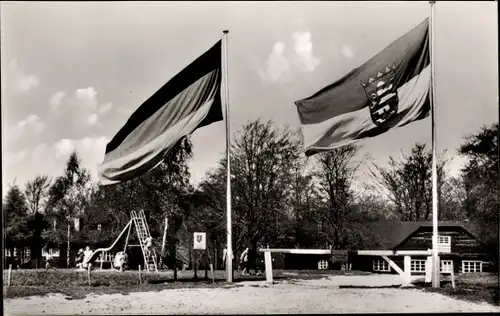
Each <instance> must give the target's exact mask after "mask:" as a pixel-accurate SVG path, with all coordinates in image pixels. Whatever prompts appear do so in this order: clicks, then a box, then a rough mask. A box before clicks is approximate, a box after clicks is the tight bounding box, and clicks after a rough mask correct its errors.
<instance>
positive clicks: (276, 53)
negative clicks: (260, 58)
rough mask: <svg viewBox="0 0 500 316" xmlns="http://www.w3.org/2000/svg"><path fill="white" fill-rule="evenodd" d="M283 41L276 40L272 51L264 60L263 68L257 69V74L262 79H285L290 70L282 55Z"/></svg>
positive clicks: (272, 80)
mask: <svg viewBox="0 0 500 316" xmlns="http://www.w3.org/2000/svg"><path fill="white" fill-rule="evenodd" d="M284 51H285V43H283V42H276V43H275V44H274V47H273V50H272V52H271V53H270V54H269V56H268V57H267V60H266V67H265V70H263V71H262V70H259V76H260V77H261V79H262V80H264V81H270V82H277V81H279V80H280V79H285V80H286V79H287V75H288V74H289V72H290V63H289V62H288V60H287V59H286V57H285V56H283V53H284Z"/></svg>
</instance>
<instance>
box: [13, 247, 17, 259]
mask: <svg viewBox="0 0 500 316" xmlns="http://www.w3.org/2000/svg"><path fill="white" fill-rule="evenodd" d="M14 257H17V249H16V247H14Z"/></svg>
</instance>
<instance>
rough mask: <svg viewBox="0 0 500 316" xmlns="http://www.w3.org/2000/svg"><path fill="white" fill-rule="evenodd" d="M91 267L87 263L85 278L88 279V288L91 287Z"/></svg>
mask: <svg viewBox="0 0 500 316" xmlns="http://www.w3.org/2000/svg"><path fill="white" fill-rule="evenodd" d="M91 267H92V265H91V264H90V263H89V264H88V265H87V278H88V281H89V286H91V285H92V282H91V280H90V269H91Z"/></svg>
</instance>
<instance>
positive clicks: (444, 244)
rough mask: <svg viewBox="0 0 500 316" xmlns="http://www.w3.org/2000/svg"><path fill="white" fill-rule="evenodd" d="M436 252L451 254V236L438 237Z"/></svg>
mask: <svg viewBox="0 0 500 316" xmlns="http://www.w3.org/2000/svg"><path fill="white" fill-rule="evenodd" d="M438 251H439V252H444V253H450V252H451V236H438Z"/></svg>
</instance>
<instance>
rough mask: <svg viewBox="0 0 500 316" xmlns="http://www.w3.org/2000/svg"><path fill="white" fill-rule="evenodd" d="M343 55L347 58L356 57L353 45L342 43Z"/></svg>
mask: <svg viewBox="0 0 500 316" xmlns="http://www.w3.org/2000/svg"><path fill="white" fill-rule="evenodd" d="M341 50H342V55H344V56H345V57H346V58H349V59H352V58H353V57H354V51H353V50H352V48H351V46H349V45H345V44H344V45H342V48H341Z"/></svg>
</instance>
